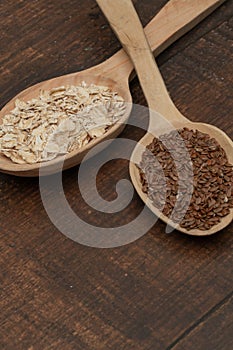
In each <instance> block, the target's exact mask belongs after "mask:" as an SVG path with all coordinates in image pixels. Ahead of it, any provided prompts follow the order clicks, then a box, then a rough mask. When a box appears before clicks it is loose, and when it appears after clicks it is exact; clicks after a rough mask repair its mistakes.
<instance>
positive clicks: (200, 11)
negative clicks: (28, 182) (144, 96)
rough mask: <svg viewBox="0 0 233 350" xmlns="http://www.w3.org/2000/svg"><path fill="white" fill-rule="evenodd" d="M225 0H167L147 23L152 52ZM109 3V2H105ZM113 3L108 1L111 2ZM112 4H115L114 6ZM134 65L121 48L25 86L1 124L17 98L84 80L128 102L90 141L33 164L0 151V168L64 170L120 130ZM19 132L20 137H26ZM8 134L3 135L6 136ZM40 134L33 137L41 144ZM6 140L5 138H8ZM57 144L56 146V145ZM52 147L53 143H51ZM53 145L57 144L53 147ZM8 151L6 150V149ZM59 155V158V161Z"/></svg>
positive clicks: (27, 172)
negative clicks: (86, 65) (95, 62)
mask: <svg viewBox="0 0 233 350" xmlns="http://www.w3.org/2000/svg"><path fill="white" fill-rule="evenodd" d="M223 2H224V0H198V1H195V2H194V1H193V0H186V1H184V2H182V6H180V0H170V1H168V3H167V4H166V5H165V6H164V7H163V8H162V9H161V11H160V12H159V13H158V14H157V15H156V16H155V17H154V18H153V19H152V21H151V22H150V23H149V24H148V25H147V26H146V29H145V32H146V35H147V37H148V41H149V43H150V46H151V48H152V50H153V51H154V53H155V54H156V55H158V54H159V53H160V52H161V51H162V50H164V49H165V48H166V47H168V46H169V45H170V44H171V43H173V42H174V41H175V40H176V39H178V38H179V37H181V36H182V35H183V34H184V33H186V32H187V31H188V30H190V29H191V28H193V27H194V26H195V25H196V24H197V23H199V22H200V21H201V20H202V19H203V18H205V17H206V16H207V15H208V14H209V13H211V12H212V11H213V10H214V9H215V8H217V7H218V6H219V5H220V4H221V3H223ZM106 3H109V2H106ZM113 3H114V2H112V1H111V5H113ZM114 6H115V5H114ZM132 71H133V65H132V63H131V61H130V60H129V58H128V56H127V54H126V53H125V52H124V50H120V51H119V52H117V53H116V54H115V55H113V56H112V57H111V58H110V59H108V60H106V61H105V62H103V63H101V64H99V65H97V66H95V67H92V68H90V69H87V70H84V71H80V72H77V73H72V74H68V75H64V76H60V77H57V78H54V79H50V80H47V81H43V82H41V83H38V84H36V85H34V86H31V87H29V88H27V89H26V90H24V91H22V92H21V93H19V94H18V95H17V96H15V97H14V98H13V99H12V100H11V101H9V102H8V103H7V104H6V105H5V106H4V107H3V108H2V110H1V111H0V123H1V122H2V121H3V118H4V116H5V115H7V114H9V113H10V112H11V111H12V110H13V109H14V107H15V103H16V101H17V100H20V101H21V102H27V101H30V100H32V99H36V98H38V96H39V95H40V92H41V91H51V90H53V91H54V90H55V91H56V89H58V90H59V89H60V87H61V86H78V85H80V84H81V83H82V82H83V81H84V82H85V83H86V84H95V85H97V86H99V85H102V86H106V87H108V88H110V90H112V91H116V92H117V93H118V95H120V96H122V98H123V100H124V101H126V102H129V103H128V104H127V108H126V110H125V113H124V115H123V116H122V118H121V119H120V121H118V122H117V123H116V124H114V125H113V126H111V127H110V128H109V129H107V132H106V133H104V134H103V135H101V136H100V137H96V138H93V139H92V140H91V142H89V143H88V144H86V145H84V146H83V147H81V148H76V149H74V150H73V151H71V152H70V153H68V154H67V155H66V157H65V161H64V158H63V157H59V156H58V157H57V158H55V159H53V160H50V161H45V162H40V163H34V164H28V163H24V164H16V163H14V162H13V161H12V160H11V159H9V158H7V157H6V156H4V155H3V154H1V153H0V171H1V172H4V173H8V174H12V175H17V176H38V175H39V170H40V168H41V167H42V168H43V175H49V174H52V173H55V172H57V171H59V170H60V165H61V162H63V161H64V164H63V170H64V169H68V168H71V167H73V166H75V165H77V164H79V163H80V162H81V161H82V159H83V157H84V156H85V155H86V154H87V153H88V151H89V150H90V149H91V148H93V147H95V146H96V145H97V144H98V143H100V142H102V141H104V140H107V139H113V138H115V137H116V136H117V135H119V133H120V132H121V131H122V130H123V128H124V126H125V124H126V121H127V119H128V117H129V115H130V111H131V101H132V98H131V94H130V91H129V85H128V81H129V78H130V79H132V74H131V73H132ZM26 133H27V131H25V132H24V135H21V136H20V137H22V139H23V138H24V137H25V134H26ZM8 136H9V135H6V138H7V137H8ZM39 136H40V135H35V139H36V138H37V139H36V140H37V141H38V144H39V146H40V142H41V140H40V138H39ZM0 137H2V136H1V128H0ZM7 141H8V139H7ZM55 146H56V145H55ZM53 147H54V145H53ZM55 148H56V147H55ZM6 151H7V150H6ZM61 158H62V160H61Z"/></svg>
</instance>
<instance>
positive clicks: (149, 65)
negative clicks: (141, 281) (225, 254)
mask: <svg viewBox="0 0 233 350" xmlns="http://www.w3.org/2000/svg"><path fill="white" fill-rule="evenodd" d="M97 3H98V4H99V6H100V7H101V9H102V11H103V12H104V14H105V16H106V17H107V19H108V20H109V23H110V24H111V26H112V28H113V30H114V31H115V33H116V35H117V36H118V38H119V40H120V41H121V43H122V46H123V47H124V49H125V51H126V52H127V53H128V54H129V56H130V58H131V59H132V61H133V63H134V67H135V70H136V72H137V74H138V78H139V81H140V83H141V86H142V89H143V92H144V95H145V97H146V99H147V103H148V106H149V108H150V126H149V130H150V132H153V134H151V133H147V134H146V135H145V136H144V137H143V138H142V139H141V140H140V143H139V145H138V146H136V148H135V149H134V152H133V154H132V157H131V162H130V176H131V179H132V182H133V184H134V187H135V189H136V190H137V192H138V194H139V195H140V197H141V198H142V200H143V201H144V202H145V203H146V204H147V205H148V206H149V207H150V209H151V210H152V211H153V212H154V213H155V214H156V215H157V216H159V217H160V218H161V219H162V220H163V221H164V222H166V223H168V224H169V225H170V226H172V227H175V228H176V229H177V230H179V231H182V232H184V233H186V234H191V235H196V236H203V235H210V234H213V233H215V232H217V231H219V230H221V229H222V228H224V227H225V226H227V225H228V224H229V223H230V222H231V221H232V219H233V209H231V210H230V213H229V214H228V215H227V216H225V217H223V218H222V220H221V222H220V223H219V224H217V225H215V226H212V228H210V229H209V230H206V231H201V230H198V229H193V230H190V231H187V230H186V229H185V228H183V227H181V226H180V225H177V224H175V223H174V222H173V221H171V220H169V219H168V218H167V217H166V216H165V215H163V214H162V213H161V212H160V210H159V209H157V208H156V207H155V206H153V204H152V203H151V202H150V201H149V200H148V196H147V195H146V194H145V193H144V192H143V191H142V184H141V181H140V176H139V171H138V167H137V166H136V165H135V164H139V162H140V160H141V157H142V152H144V150H145V148H144V147H142V146H141V145H144V146H146V145H148V144H150V143H151V141H152V139H153V138H154V136H155V135H156V136H159V135H162V134H164V133H165V132H166V131H168V130H169V131H170V130H171V129H172V128H173V129H179V128H183V127H188V128H190V129H197V130H200V131H202V132H204V133H207V134H209V135H210V136H211V137H214V138H215V139H216V140H217V141H218V142H219V144H220V145H221V146H222V147H223V149H224V150H225V151H226V154H227V157H228V160H229V162H230V163H231V164H233V142H232V141H231V139H230V138H229V137H228V136H227V135H226V134H225V133H224V132H223V131H221V130H220V129H218V128H217V127H215V126H212V125H209V124H205V123H193V122H190V121H189V120H188V119H187V118H186V117H184V116H183V115H182V114H181V113H180V112H179V111H178V109H177V108H176V107H175V105H174V104H173V102H172V100H171V98H170V96H169V94H168V92H167V90H166V87H165V84H164V82H163V79H162V76H161V74H160V72H159V69H158V67H157V65H156V63H155V60H154V57H153V55H152V53H151V50H150V47H149V44H148V42H147V40H146V37H145V34H144V31H143V28H142V25H141V22H140V20H139V18H138V15H137V13H136V11H135V9H134V6H133V4H132V2H131V0H114V1H111V0H97ZM184 3H185V1H184V2H182V4H184ZM153 111H156V112H158V113H159V114H160V115H162V117H163V118H161V119H160V118H156V114H155V115H153V114H154V112H153ZM157 116H158V115H157ZM164 120H167V121H168V122H169V123H167V122H165V123H164ZM168 124H170V125H172V128H171V127H170V126H168Z"/></svg>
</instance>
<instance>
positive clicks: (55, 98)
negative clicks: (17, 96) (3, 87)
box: [0, 82, 126, 164]
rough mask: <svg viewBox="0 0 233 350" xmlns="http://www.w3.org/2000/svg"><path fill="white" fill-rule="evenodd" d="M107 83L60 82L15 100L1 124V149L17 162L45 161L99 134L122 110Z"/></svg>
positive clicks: (121, 102) (118, 98)
mask: <svg viewBox="0 0 233 350" xmlns="http://www.w3.org/2000/svg"><path fill="white" fill-rule="evenodd" d="M125 109H126V106H125V103H124V101H123V98H122V97H121V96H119V95H118V94H117V92H114V91H111V90H110V89H109V88H108V87H106V86H97V85H94V84H91V85H87V84H86V83H85V82H83V83H82V84H80V85H78V86H60V87H57V88H53V89H51V90H50V91H41V92H40V95H39V97H38V98H33V99H32V100H30V101H27V102H24V101H21V100H16V102H15V108H14V109H13V110H12V111H11V112H10V113H8V114H7V115H5V116H4V117H3V121H2V124H1V125H0V152H1V153H2V154H4V155H5V156H6V157H8V158H10V159H11V160H12V161H13V162H15V163H18V164H23V163H37V162H42V161H48V160H51V159H54V158H56V157H57V156H59V155H62V154H66V153H68V152H72V151H73V150H75V149H79V148H82V147H83V146H85V145H86V144H88V143H89V142H90V141H91V140H93V139H95V138H98V137H101V136H102V135H103V134H104V133H105V132H106V131H107V130H108V129H109V128H110V127H111V126H112V125H114V124H115V123H116V122H117V121H118V120H119V119H120V118H121V117H122V116H123V115H124V113H125Z"/></svg>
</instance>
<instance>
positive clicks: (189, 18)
mask: <svg viewBox="0 0 233 350" xmlns="http://www.w3.org/2000/svg"><path fill="white" fill-rule="evenodd" d="M223 2H224V1H223V0H198V1H195V2H194V1H193V0H186V1H182V4H180V0H171V1H168V3H167V4H166V5H165V6H164V8H162V10H161V11H160V12H159V13H158V14H157V15H156V16H155V17H154V18H153V19H152V21H151V22H150V23H149V24H148V25H147V26H146V29H145V32H146V35H147V38H148V41H149V43H150V46H151V48H152V50H153V51H154V53H155V54H156V55H158V54H159V53H160V52H161V51H162V50H164V49H165V48H166V47H168V46H169V45H170V44H171V43H173V42H174V41H175V40H176V39H178V38H179V37H181V36H182V35H183V34H184V33H186V32H187V31H188V30H190V29H191V28H193V27H194V26H195V25H196V24H197V23H198V22H200V21H201V20H202V19H203V18H205V17H206V16H207V15H208V14H209V13H211V12H212V11H213V10H214V9H215V8H216V7H218V6H219V5H220V4H221V3H223ZM106 4H110V2H108V1H106ZM111 6H114V8H115V7H116V4H114V2H113V1H111ZM132 71H133V65H132V63H131V61H130V60H129V58H128V56H127V54H126V53H125V52H124V51H123V50H120V51H119V52H117V53H116V54H115V55H113V56H112V57H111V58H109V59H108V60H106V61H105V62H103V63H101V64H99V65H97V66H95V67H92V68H90V69H87V70H84V71H80V72H77V73H72V74H68V75H64V76H60V77H57V78H54V79H50V80H47V81H43V82H41V83H38V84H36V85H34V86H31V87H29V88H27V89H26V90H24V91H22V92H21V93H19V94H18V95H17V96H16V97H14V98H13V99H12V100H11V101H9V102H8V103H7V104H6V105H5V106H4V108H3V109H2V110H1V111H0V121H1V122H0V123H1V125H0V171H1V172H5V173H8V174H13V175H17V176H38V175H39V171H40V169H42V171H43V175H48V174H52V173H55V172H57V171H60V168H61V164H62V162H63V161H64V164H63V170H64V169H68V168H71V167H73V166H75V165H77V164H79V163H80V162H81V161H82V159H83V157H84V156H85V155H86V154H87V153H88V151H89V150H90V149H91V148H93V147H95V146H96V145H97V144H98V143H100V142H102V141H104V140H107V139H113V138H115V137H116V136H117V135H119V133H120V132H121V131H122V130H123V128H124V126H125V124H126V121H127V119H128V117H129V115H130V111H131V101H132V98H131V94H130V91H129V85H128V81H129V78H130V79H132V74H131V73H132ZM123 101H125V102H129V103H126V104H124V102H123ZM89 117H90V118H89ZM64 155H65V160H64Z"/></svg>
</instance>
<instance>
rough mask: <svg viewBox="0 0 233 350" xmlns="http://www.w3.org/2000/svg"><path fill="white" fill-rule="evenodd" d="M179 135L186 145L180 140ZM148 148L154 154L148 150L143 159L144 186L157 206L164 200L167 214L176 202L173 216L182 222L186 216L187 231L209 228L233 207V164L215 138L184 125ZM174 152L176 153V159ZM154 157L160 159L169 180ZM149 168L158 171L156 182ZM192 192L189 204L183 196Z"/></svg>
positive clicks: (184, 222) (167, 214) (164, 210)
mask: <svg viewBox="0 0 233 350" xmlns="http://www.w3.org/2000/svg"><path fill="white" fill-rule="evenodd" d="M178 134H179V137H178ZM180 136H181V137H182V138H183V140H184V144H185V147H184V145H182V144H181V142H180V141H179V139H180ZM147 148H148V149H149V150H150V151H151V152H152V154H153V155H151V154H149V155H148V154H146V152H145V153H144V154H143V156H142V159H141V162H140V169H141V170H140V176H141V182H142V189H143V191H144V192H145V193H147V194H148V196H149V198H150V199H151V200H152V202H153V204H154V205H155V206H156V207H157V208H158V209H159V208H161V207H162V206H161V202H162V203H163V205H164V203H165V205H164V208H163V214H164V215H166V216H168V217H169V216H170V215H171V212H172V211H173V209H174V206H175V205H176V209H177V210H176V213H174V212H173V217H170V219H172V220H174V221H176V222H179V218H181V217H182V216H183V215H184V218H183V219H182V220H181V221H180V222H179V223H180V226H182V227H185V228H186V229H187V230H191V229H194V228H198V229H200V230H208V229H210V228H211V227H212V226H213V225H216V224H218V223H219V222H220V220H221V217H224V216H226V215H228V214H229V212H230V208H232V207H233V166H232V165H231V164H229V162H228V160H227V157H226V153H225V151H224V150H223V149H222V148H221V146H220V145H219V144H218V143H217V141H216V140H215V139H213V138H211V137H210V136H209V135H207V134H204V133H202V132H200V131H195V130H189V129H188V128H183V129H181V130H178V133H177V132H176V131H172V132H171V133H169V134H165V135H162V136H161V137H160V138H159V139H158V138H155V139H154V140H153V141H152V143H151V144H150V145H149V146H148V147H147ZM171 151H172V152H171ZM172 154H176V157H177V158H176V161H175V160H174V159H173V157H172ZM187 154H189V157H190V159H188V156H187ZM154 157H155V158H156V159H157V160H159V162H160V166H161V167H162V169H163V171H164V175H165V178H166V181H164V179H163V174H162V173H161V169H160V168H159V167H158V164H157V163H155V158H154ZM148 169H149V170H150V172H151V173H152V174H153V173H156V174H157V178H156V181H154V180H153V179H154V177H153V176H148V174H147V172H148ZM160 183H161V185H159V184H160ZM192 186H193V192H192ZM165 187H166V191H164V188H165ZM149 189H150V191H149ZM158 192H160V194H159V196H156V195H155V194H156V193H158ZM165 193H166V195H165ZM189 193H190V194H191V201H190V203H188V202H187V201H186V200H185V197H184V196H185V194H189ZM181 214H182V215H181Z"/></svg>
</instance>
